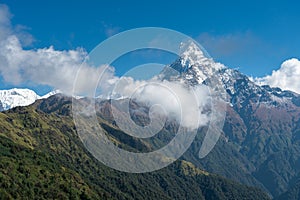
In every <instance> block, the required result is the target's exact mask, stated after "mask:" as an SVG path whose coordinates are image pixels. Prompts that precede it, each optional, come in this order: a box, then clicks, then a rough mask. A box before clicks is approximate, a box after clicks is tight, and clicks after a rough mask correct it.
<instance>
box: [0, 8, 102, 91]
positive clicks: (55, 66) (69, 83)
mask: <svg viewBox="0 0 300 200" xmlns="http://www.w3.org/2000/svg"><path fill="white" fill-rule="evenodd" d="M11 17H12V15H11V13H10V12H9V9H8V7H7V6H5V5H0V73H1V76H2V77H3V79H4V81H6V82H9V83H12V84H14V85H22V83H26V82H33V83H35V84H37V85H40V84H41V85H48V86H51V87H53V88H54V89H60V90H62V91H63V92H65V93H67V94H71V93H72V90H73V83H74V80H75V78H76V77H77V79H78V82H79V83H81V84H80V85H81V86H82V87H81V89H82V90H85V89H88V87H95V85H96V83H97V80H98V75H99V74H100V73H101V70H102V68H101V67H97V68H96V67H93V66H89V65H87V64H82V62H83V61H84V59H85V58H86V56H87V53H86V51H85V50H84V49H82V48H77V49H75V50H66V51H58V50H55V49H54V47H53V46H50V47H48V48H41V49H33V50H27V49H24V45H26V44H27V45H28V44H29V43H30V42H32V40H33V39H32V38H33V37H32V36H31V35H30V34H28V33H25V32H22V31H21V32H20V31H19V30H20V27H21V26H20V25H19V26H16V27H13V26H12V25H11ZM79 69H81V73H80V74H79V75H78V76H77V72H78V70H79ZM78 92H80V91H78Z"/></svg>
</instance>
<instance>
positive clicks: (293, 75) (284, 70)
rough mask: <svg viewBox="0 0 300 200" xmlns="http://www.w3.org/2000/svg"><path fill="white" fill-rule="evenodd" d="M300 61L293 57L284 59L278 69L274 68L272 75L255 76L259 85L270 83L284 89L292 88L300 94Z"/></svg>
mask: <svg viewBox="0 0 300 200" xmlns="http://www.w3.org/2000/svg"><path fill="white" fill-rule="evenodd" d="M299 80H300V61H299V60H298V59H296V58H292V59H289V60H286V61H284V62H283V63H282V64H281V67H280V68H279V69H278V70H273V72H272V74H271V75H267V76H265V77H263V78H255V79H254V81H255V82H256V83H258V84H259V85H270V86H272V87H279V88H281V89H283V90H291V91H294V92H297V93H299V94H300V81H299Z"/></svg>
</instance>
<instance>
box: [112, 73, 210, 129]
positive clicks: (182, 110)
mask: <svg viewBox="0 0 300 200" xmlns="http://www.w3.org/2000/svg"><path fill="white" fill-rule="evenodd" d="M112 87H113V88H111V89H110V91H114V93H113V94H112V96H111V97H112V98H118V97H123V98H128V97H129V98H132V99H136V100H137V101H140V102H143V103H146V105H148V106H149V107H151V106H153V105H158V106H159V107H160V108H161V109H160V110H159V109H158V110H156V112H157V113H158V114H162V115H164V114H166V115H167V116H169V117H173V118H175V119H176V120H177V121H178V122H180V124H181V125H183V126H185V127H190V128H197V127H199V126H203V125H205V124H206V123H207V122H208V116H207V115H206V114H202V111H203V108H204V106H206V105H207V104H208V101H209V97H210V95H209V90H208V88H207V87H206V86H203V85H197V86H194V87H187V86H186V85H183V84H182V83H180V82H176V81H172V82H170V81H166V80H164V81H161V80H157V79H156V78H153V79H151V80H148V81H138V80H137V81H136V80H134V79H132V78H131V77H122V78H120V79H118V80H116V81H115V82H114V84H113V85H112Z"/></svg>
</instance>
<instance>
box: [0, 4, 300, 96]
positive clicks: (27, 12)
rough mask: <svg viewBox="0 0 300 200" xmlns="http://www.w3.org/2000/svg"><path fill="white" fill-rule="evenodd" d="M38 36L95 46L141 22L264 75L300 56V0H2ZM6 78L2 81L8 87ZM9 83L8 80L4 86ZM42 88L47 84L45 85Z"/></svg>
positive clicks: (40, 43) (42, 43)
mask: <svg viewBox="0 0 300 200" xmlns="http://www.w3.org/2000/svg"><path fill="white" fill-rule="evenodd" d="M1 3H3V4H6V5H7V6H8V7H9V9H10V12H11V13H12V14H13V17H12V19H11V20H12V24H13V25H14V26H16V25H22V26H24V27H25V28H24V27H23V28H22V29H26V31H27V32H29V33H30V34H31V35H32V36H33V39H34V41H33V42H32V43H31V44H30V45H28V46H26V47H25V49H37V48H44V47H49V46H51V45H53V46H54V48H55V49H57V50H69V49H76V48H77V47H82V48H84V49H85V50H86V51H88V52H89V51H91V50H92V49H93V48H94V47H95V46H96V45H97V44H99V43H100V42H101V41H103V40H105V39H106V38H107V37H109V36H111V35H113V34H116V33H118V32H120V31H125V30H128V29H132V28H137V27H147V26H154V27H165V28H170V29H174V30H176V31H180V32H182V33H184V34H187V35H189V36H191V37H192V38H194V39H196V40H197V41H199V42H200V44H202V46H204V48H205V49H206V50H207V51H208V53H209V54H210V55H211V56H212V57H213V58H214V59H215V60H217V61H219V62H221V63H224V64H225V65H227V66H229V67H232V68H239V70H240V71H242V72H243V73H245V74H247V75H249V76H254V77H262V76H265V75H267V74H271V72H272V70H276V69H278V68H279V67H280V65H281V64H282V63H283V62H284V61H285V60H288V59H290V58H298V59H299V58H300V39H299V35H300V12H299V8H300V2H299V1H188V0H185V1H156V0H152V1H108V0H107V1H91V0H87V1H58V0H51V1H38V0H35V1H33V0H26V1H17V0H2V1H1ZM0 82H2V88H3V87H10V85H9V84H6V83H4V82H3V81H1V79H0ZM4 85H5V86H4ZM37 88H39V89H40V90H41V93H43V91H44V90H45V91H46V90H47V88H46V89H45V88H44V89H41V88H40V87H37Z"/></svg>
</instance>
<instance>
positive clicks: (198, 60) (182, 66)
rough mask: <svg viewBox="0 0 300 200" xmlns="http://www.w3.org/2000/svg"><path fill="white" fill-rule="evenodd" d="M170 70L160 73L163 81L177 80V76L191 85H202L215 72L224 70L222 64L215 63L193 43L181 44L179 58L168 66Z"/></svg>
mask: <svg viewBox="0 0 300 200" xmlns="http://www.w3.org/2000/svg"><path fill="white" fill-rule="evenodd" d="M169 67H170V68H172V69H175V70H176V71H177V72H178V73H179V74H177V73H174V72H172V70H168V69H166V70H164V71H163V72H162V75H161V76H162V77H163V79H168V80H173V79H177V80H178V75H179V76H180V77H181V78H183V80H187V81H188V82H189V83H191V84H193V85H194V84H202V83H203V81H204V80H206V79H207V78H210V77H212V76H214V75H215V74H216V72H217V71H219V70H221V69H224V68H226V67H225V66H224V65H223V64H221V63H217V62H215V61H214V60H213V59H212V58H210V57H209V55H208V53H206V51H205V50H204V49H203V48H202V47H200V46H199V45H197V44H196V43H195V42H193V41H188V42H186V43H181V46H180V57H179V58H178V60H176V61H175V62H174V63H173V64H171V65H170V66H169Z"/></svg>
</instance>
